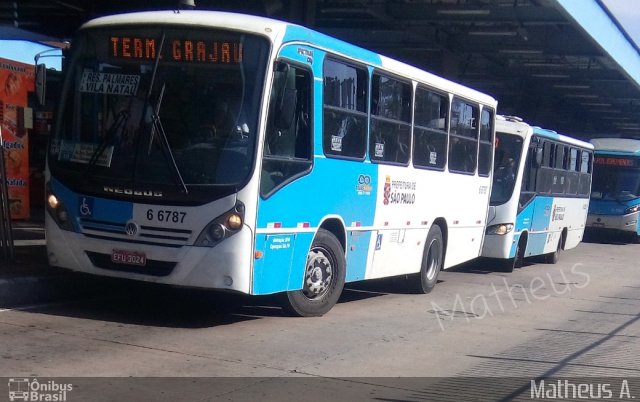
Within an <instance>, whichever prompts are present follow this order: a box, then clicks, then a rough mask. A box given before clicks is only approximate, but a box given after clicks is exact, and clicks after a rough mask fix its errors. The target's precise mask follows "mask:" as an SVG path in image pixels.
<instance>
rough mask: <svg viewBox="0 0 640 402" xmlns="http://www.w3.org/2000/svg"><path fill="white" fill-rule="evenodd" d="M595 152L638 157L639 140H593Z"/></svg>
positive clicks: (639, 152) (639, 151)
mask: <svg viewBox="0 0 640 402" xmlns="http://www.w3.org/2000/svg"><path fill="white" fill-rule="evenodd" d="M591 143H592V144H593V145H594V146H595V148H596V152H616V153H623V154H627V155H634V156H640V140H636V139H632V138H593V139H592V140H591Z"/></svg>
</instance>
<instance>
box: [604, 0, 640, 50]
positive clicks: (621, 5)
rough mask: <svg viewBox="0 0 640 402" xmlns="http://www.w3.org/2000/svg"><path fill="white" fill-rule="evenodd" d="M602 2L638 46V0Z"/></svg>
mask: <svg viewBox="0 0 640 402" xmlns="http://www.w3.org/2000/svg"><path fill="white" fill-rule="evenodd" d="M602 2H603V3H604V4H605V5H606V6H607V8H609V11H611V13H612V14H613V15H614V16H615V17H616V19H617V20H618V22H620V25H622V26H623V27H624V29H625V30H626V31H627V33H628V34H629V36H630V37H631V38H633V40H634V41H635V42H636V44H637V45H638V46H640V0H602Z"/></svg>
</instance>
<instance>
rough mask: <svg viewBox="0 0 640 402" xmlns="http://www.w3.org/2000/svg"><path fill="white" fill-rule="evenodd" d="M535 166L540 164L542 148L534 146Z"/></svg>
mask: <svg viewBox="0 0 640 402" xmlns="http://www.w3.org/2000/svg"><path fill="white" fill-rule="evenodd" d="M533 152H534V153H535V155H534V156H535V159H534V160H535V163H536V167H540V166H542V148H534V151H533Z"/></svg>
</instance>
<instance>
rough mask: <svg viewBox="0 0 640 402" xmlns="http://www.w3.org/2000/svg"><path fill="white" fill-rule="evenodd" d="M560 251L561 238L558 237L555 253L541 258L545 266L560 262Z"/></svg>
mask: <svg viewBox="0 0 640 402" xmlns="http://www.w3.org/2000/svg"><path fill="white" fill-rule="evenodd" d="M560 250H562V236H560V239H558V246H557V247H556V251H554V252H552V253H548V254H545V255H544V256H543V261H544V262H545V263H546V264H555V263H557V262H558V261H559V260H560Z"/></svg>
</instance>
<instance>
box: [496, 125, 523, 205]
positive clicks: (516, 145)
mask: <svg viewBox="0 0 640 402" xmlns="http://www.w3.org/2000/svg"><path fill="white" fill-rule="evenodd" d="M522 143H523V140H522V138H521V137H518V136H516V135H512V134H506V133H496V151H495V152H496V154H495V159H494V170H493V187H492V188H491V205H500V204H504V203H505V202H507V201H509V200H510V199H511V195H512V194H513V188H514V186H515V183H516V177H517V176H518V166H519V165H520V158H521V155H522Z"/></svg>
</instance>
